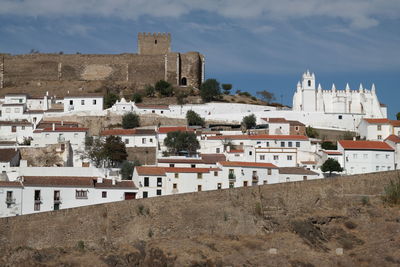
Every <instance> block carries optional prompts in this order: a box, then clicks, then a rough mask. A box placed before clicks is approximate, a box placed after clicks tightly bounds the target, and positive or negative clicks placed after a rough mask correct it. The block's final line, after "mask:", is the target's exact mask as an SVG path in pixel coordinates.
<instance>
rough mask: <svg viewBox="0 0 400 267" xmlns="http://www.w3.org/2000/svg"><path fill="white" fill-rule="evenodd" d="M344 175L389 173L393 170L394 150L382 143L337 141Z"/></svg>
mask: <svg viewBox="0 0 400 267" xmlns="http://www.w3.org/2000/svg"><path fill="white" fill-rule="evenodd" d="M338 151H340V152H342V154H343V158H344V163H343V165H342V167H343V169H344V172H345V173H346V174H350V175H351V174H358V173H369V172H379V171H390V170H393V169H394V163H395V157H394V149H393V148H392V147H391V146H390V145H388V144H387V143H385V142H382V141H352V140H340V141H338Z"/></svg>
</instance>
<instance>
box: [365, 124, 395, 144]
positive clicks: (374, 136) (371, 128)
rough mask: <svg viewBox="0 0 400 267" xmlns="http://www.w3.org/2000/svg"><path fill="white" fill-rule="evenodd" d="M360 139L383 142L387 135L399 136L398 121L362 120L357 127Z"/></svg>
mask: <svg viewBox="0 0 400 267" xmlns="http://www.w3.org/2000/svg"><path fill="white" fill-rule="evenodd" d="M358 132H359V133H360V136H361V138H365V139H367V140H373V141H382V140H385V139H386V138H387V137H388V136H389V135H397V136H400V121H397V120H389V119H363V120H362V121H361V122H360V124H359V125H358Z"/></svg>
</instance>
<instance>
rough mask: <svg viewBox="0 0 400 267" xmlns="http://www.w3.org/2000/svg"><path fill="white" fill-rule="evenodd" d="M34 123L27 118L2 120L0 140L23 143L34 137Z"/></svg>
mask: <svg viewBox="0 0 400 267" xmlns="http://www.w3.org/2000/svg"><path fill="white" fill-rule="evenodd" d="M33 128H34V125H33V124H32V123H30V122H28V121H26V120H20V121H0V140H2V141H16V142H18V143H22V142H23V141H24V139H29V138H32V137H33Z"/></svg>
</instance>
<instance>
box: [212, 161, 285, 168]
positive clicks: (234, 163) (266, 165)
mask: <svg viewBox="0 0 400 267" xmlns="http://www.w3.org/2000/svg"><path fill="white" fill-rule="evenodd" d="M220 164H221V165H222V166H224V167H225V166H226V167H253V168H273V169H277V168H278V167H277V166H275V165H274V164H272V163H261V162H244V161H221V162H220Z"/></svg>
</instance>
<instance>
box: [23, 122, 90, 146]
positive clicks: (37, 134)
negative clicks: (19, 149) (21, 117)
mask: <svg viewBox="0 0 400 267" xmlns="http://www.w3.org/2000/svg"><path fill="white" fill-rule="evenodd" d="M88 131H89V129H88V128H80V127H55V125H53V127H51V128H44V129H36V130H35V131H34V132H33V140H32V143H31V145H32V146H38V147H44V146H47V145H51V144H57V143H60V142H65V141H69V142H70V143H71V146H72V147H73V148H79V147H82V146H83V145H84V143H85V137H86V134H87V132H88Z"/></svg>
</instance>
